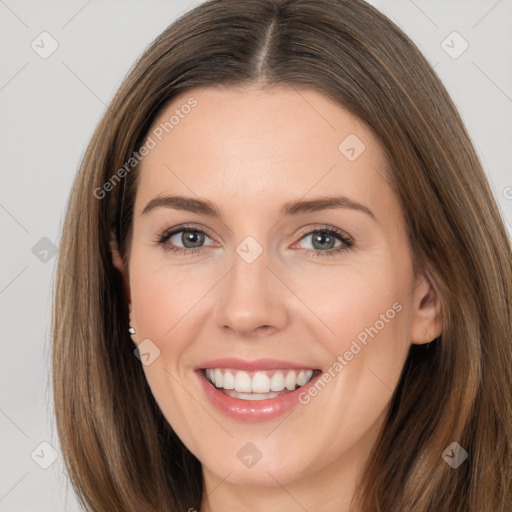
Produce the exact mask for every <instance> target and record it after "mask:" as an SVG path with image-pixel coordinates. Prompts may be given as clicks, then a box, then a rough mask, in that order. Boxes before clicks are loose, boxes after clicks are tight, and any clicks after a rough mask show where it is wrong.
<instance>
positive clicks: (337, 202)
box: [142, 196, 376, 220]
mask: <svg viewBox="0 0 512 512" xmlns="http://www.w3.org/2000/svg"><path fill="white" fill-rule="evenodd" d="M155 208H171V209H173V210H184V211H187V212H193V213H199V214H203V215H207V216H209V217H217V218H220V217H221V215H220V212H219V210H218V208H217V207H216V206H215V205H214V204H213V203H212V202H210V201H208V200H205V199H195V198H193V197H185V196H157V197H154V198H153V199H151V201H149V202H148V203H147V204H146V206H145V207H144V210H142V215H144V214H146V213H148V212H150V211H152V210H154V209H155ZM336 208H347V209H351V210H357V211H360V212H363V213H365V214H367V215H369V216H370V217H372V218H373V219H374V220H376V217H375V215H374V213H373V212H372V211H371V210H370V209H369V208H368V207H367V206H364V205H363V204H361V203H358V202H357V201H354V200H352V199H349V198H348V197H344V196H338V197H319V198H315V199H309V200H306V201H304V200H298V201H289V202H287V203H285V204H284V205H283V206H282V207H281V211H280V213H281V215H283V216H295V215H301V214H305V213H312V212H317V211H321V210H331V209H336Z"/></svg>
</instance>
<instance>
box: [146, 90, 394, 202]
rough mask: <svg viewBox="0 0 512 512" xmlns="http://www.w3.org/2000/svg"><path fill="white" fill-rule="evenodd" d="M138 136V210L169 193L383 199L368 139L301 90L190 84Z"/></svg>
mask: <svg viewBox="0 0 512 512" xmlns="http://www.w3.org/2000/svg"><path fill="white" fill-rule="evenodd" d="M148 137H149V138H150V139H151V140H152V144H151V145H152V146H153V148H152V149H151V150H150V151H149V153H148V154H147V155H146V156H145V157H144V158H143V160H142V162H141V166H140V173H141V176H140V180H139V191H138V194H137V196H138V197H137V204H136V208H138V209H139V210H140V209H141V208H143V204H142V202H143V201H144V200H145V201H147V200H149V199H151V197H153V196H154V195H156V194H158V193H176V192H184V193H188V195H198V196H201V197H209V198H211V199H212V200H213V201H216V198H218V199H219V201H224V202H226V201H228V202H229V201H230V202H234V201H235V199H236V198H239V200H240V201H241V203H243V204H245V205H247V204H248V202H251V201H255V202H256V203H257V201H258V200H259V199H261V198H262V197H265V200H266V201H267V202H268V201H272V200H273V198H274V199H275V200H276V201H279V202H280V203H283V202H284V201H286V200H287V199H295V198H300V197H303V196H305V195H307V194H310V195H328V194H331V193H333V192H343V193H344V194H347V195H350V194H352V195H354V196H358V198H359V199H363V198H365V197H366V198H369V199H370V201H375V200H377V199H379V197H380V201H381V202H385V198H383V197H382V196H383V194H384V193H386V191H384V190H383V189H384V188H385V187H387V184H386V179H387V177H386V175H387V171H386V167H387V162H386V159H385V157H384V154H383V152H382V149H381V147H380V145H379V143H378V141H377V139H376V138H375V136H374V135H373V134H372V133H371V131H370V130H369V129H368V128H367V127H366V125H365V124H364V123H362V122H361V121H360V120H359V119H358V118H356V117H355V116H353V115H352V114H350V113H349V112H348V111H347V110H346V109H344V108H343V107H341V106H340V105H338V104H337V103H336V102H334V101H333V100H331V99H330V98H328V97H326V96H325V95H323V94H321V93H319V92H317V91H314V90H311V89H300V90H299V89H296V88H291V87H290V88H273V89H266V90H262V89H259V88H257V87H244V88H227V87H208V88H196V89H193V90H190V91H188V92H186V93H183V94H182V95H180V96H179V97H177V98H175V99H174V100H173V102H172V103H171V104H169V105H168V106H167V107H166V108H165V110H164V111H163V112H161V113H160V115H159V116H158V118H157V119H156V120H155V122H154V123H153V126H152V128H151V129H150V131H149V133H148ZM388 188H389V187H388ZM390 192H391V191H390V190H388V191H387V193H388V194H389V193H390ZM144 204H145V203H144Z"/></svg>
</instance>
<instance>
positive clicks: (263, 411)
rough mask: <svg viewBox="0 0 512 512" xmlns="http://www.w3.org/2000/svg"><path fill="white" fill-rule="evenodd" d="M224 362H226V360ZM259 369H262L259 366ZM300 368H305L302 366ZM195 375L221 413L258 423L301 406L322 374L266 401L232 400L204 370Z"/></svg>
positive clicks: (247, 421)
mask: <svg viewBox="0 0 512 512" xmlns="http://www.w3.org/2000/svg"><path fill="white" fill-rule="evenodd" d="M222 361H223V362H225V361H226V360H222ZM217 363H218V362H217V361H216V362H215V364H217ZM281 364H282V363H281ZM220 366H222V365H220ZM227 366H228V367H229V368H233V366H232V363H231V365H227ZM218 367H219V366H214V368H218ZM258 368H262V367H261V366H259V367H258ZM274 368H283V366H277V367H276V366H272V367H271V368H267V369H274ZM284 368H290V366H285V367H284ZM293 368H295V367H293ZM298 368H304V367H302V366H300V367H298ZM240 369H242V368H240ZM195 374H196V375H197V376H198V378H199V381H200V383H201V386H202V387H203V390H204V392H205V395H206V397H207V398H208V399H209V400H210V402H211V403H212V404H213V406H214V407H215V408H216V409H217V410H218V411H219V412H221V413H223V414H225V415H226V416H229V417H230V418H233V419H235V420H238V421H242V422H246V423H257V422H263V421H270V420H273V419H275V418H278V417H279V416H282V415H283V414H285V413H287V412H289V411H291V410H292V409H293V408H294V407H297V405H299V404H300V402H299V394H301V393H304V392H306V393H307V390H308V388H309V387H311V386H314V385H315V382H316V380H317V379H318V378H319V377H320V375H321V374H322V373H321V372H318V373H317V374H316V375H313V378H312V379H311V380H310V381H309V382H308V383H307V384H305V385H304V386H301V387H300V388H297V389H295V390H294V391H290V392H289V393H285V394H283V395H279V396H276V397H275V398H268V399H266V400H241V399H239V398H232V397H230V396H228V395H225V394H224V393H223V392H222V391H220V390H218V389H217V388H216V387H215V386H214V385H213V384H212V383H211V382H210V381H209V380H207V379H206V376H205V374H204V371H203V370H201V369H198V370H197V371H196V372H195Z"/></svg>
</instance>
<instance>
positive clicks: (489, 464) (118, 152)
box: [53, 0, 512, 512]
mask: <svg viewBox="0 0 512 512" xmlns="http://www.w3.org/2000/svg"><path fill="white" fill-rule="evenodd" d="M253 83H258V84H260V85H261V86H262V87H271V86H274V85H278V86H289V87H296V88H301V87H305V88H313V89H315V90H317V91H319V92H321V93H323V94H325V95H327V96H329V97H331V98H333V99H334V100H335V101H336V102H338V104H340V105H341V106H343V107H345V108H346V109H348V110H349V111H351V112H352V113H353V114H355V115H356V116H358V117H359V118H360V119H361V120H362V121H363V122H365V123H366V124H367V125H368V126H369V127H370V128H371V130H372V131H373V133H374V134H375V135H376V137H377V139H378V140H379V141H380V143H381V144H382V147H383V148H384V150H385V152H386V155H387V158H388V161H389V164H390V169H391V180H392V184H393V187H394V189H395V191H396V193H397V196H398V198H399V200H400V203H401V207H402V209H403V212H404V217H405V219H406V223H407V232H408V237H409V243H410V246H411V249H412V252H413V258H414V262H415V265H416V266H417V268H418V269H420V270H421V269H423V270H425V271H427V269H428V273H429V276H430V278H431V280H432V282H433V283H434V284H435V287H436V290H437V292H438V294H439V297H440V301H441V303H442V316H443V333H442V335H441V336H440V337H439V338H438V339H437V340H435V341H434V342H432V343H431V344H430V345H429V346H428V348H425V347H423V346H420V347H416V346H413V347H411V350H410V353H409V357H408V359H407V362H406V364H405V367H404V369H403V373H402V377H401V380H400V382H399V385H398V387H397V389H396V390H395V393H394V395H393V398H392V402H391V407H390V409H389V413H388V416H387V419H386V421H385V424H384V426H383V429H382V431H381V435H380V438H379V440H378V441H377V443H376V444H375V447H374V449H373V452H372V453H371V456H370V457H369V459H368V463H367V465H366V467H365V469H364V472H363V474H362V477H361V482H360V486H359V488H358V492H357V493H356V496H355V500H354V504H356V503H357V508H358V509H361V510H365V511H368V512H378V511H382V512H390V511H397V512H398V511H400V512H402V511H404V510H408V511H415V512H427V511H428V512H432V511H436V512H455V511H464V512H510V511H511V510H512V488H511V487H512V449H511V448H512V447H511V444H512V341H511V340H512V314H511V308H512V263H511V260H512V254H511V248H510V243H509V241H508V239H507V234H506V231H505V229H504V223H503V221H502V219H501V216H500V212H499V210H498V208H497V205H496V202H495V200H494V198H493V196H492V193H491V191H490V188H489V185H488V182H487V180H486V176H485V174H484V172H483V170H482V167H481V164H480V162H479V160H478V158H477V155H476V154H475V150H474V148H473V145H472V143H471V141H470V139H469V136H468V133H467V132H466V130H465V128H464V126H463V123H462V121H461V118H460V116H459V114H458V112H457V109H456V108H455V106H454V104H453V103H452V101H451V100H450V98H449V96H448V94H447V92H446V90H445V88H444V87H443V85H442V84H441V82H440V80H439V79H438V77H437V76H436V74H435V73H434V71H433V70H432V68H431V67H430V65H429V64H428V63H427V61H426V59H425V58H424V57H423V56H422V55H421V53H420V52H419V51H418V50H417V48H416V47H415V45H414V44H413V43H412V42H411V40H410V39H409V38H408V37H407V36H406V35H405V34H404V33H403V32H402V31H401V30H400V29H399V28H398V27H397V26H396V25H394V24H393V23H392V22H391V21H390V20H389V19H387V18H386V17H385V16H384V15H382V14H381V13H379V12H378V11H377V10H376V9H374V8H373V7H371V6H369V5H368V4H366V3H365V2H363V1H362V0H237V1H232V0H211V1H209V2H206V3H203V4H201V5H199V6H198V7H196V8H194V9H193V10H191V11H190V12H188V13H186V14H185V15H183V16H182V17H181V18H180V19H178V20H177V21H176V22H175V23H173V24H172V25H171V26H169V27H168V28H167V29H166V30H165V31H164V32H163V33H162V34H161V35H160V36H159V37H158V38H157V39H156V40H155V41H154V42H153V43H152V44H151V46H150V47H149V48H148V49H147V51H146V52H145V53H144V54H143V55H142V57H141V58H140V59H139V60H138V62H137V63H136V64H135V66H134V67H133V68H132V70H131V72H130V73H129V75H128V76H127V77H126V79H125V80H124V82H123V84H122V85H121V87H120V89H119V91H118V92H117V94H116V96H115V97H114V99H113V100H112V102H111V104H110V106H109V107H108V109H107V111H106V113H105V115H104V116H103V119H102V120H101V122H100V124H99V125H98V127H97V129H96V131H95V133H94V135H93V137H92V140H91V142H90V144H89V146H88V148H87V151H86V153H85V156H84V158H83V161H82V163H81V166H80V170H79V172H78V175H77V177H76V179H75V182H74V186H73V189H72V192H71V196H70V199H69V203H68V209H67V214H66V219H65V224H64V228H63V232H62V240H61V243H60V252H59V263H58V275H57V282H56V291H55V299H54V315H53V385H54V399H55V410H56V418H57V428H58V433H59V436H60V441H61V445H62V451H63V455H64V458H65V461H66V465H67V469H68V472H69V475H70V478H71V481H72V483H73V485H74V488H75V489H76V491H77V494H78V496H79V498H80V500H81V502H82V503H83V505H84V506H86V508H87V509H88V510H94V511H113V510H115V511H134V510H137V511H142V510H153V511H164V510H166V511H176V510H187V509H189V508H196V509H198V510H199V508H200V503H201V497H202V474H201V466H200V463H199V461H198V460H197V459H196V458H195V457H194V456H193V455H192V454H191V453H190V452H189V450H188V449H187V448H186V447H185V446H184V445H183V444H182V442H181V441H180V439H179V438H177V436H176V435H175V434H174V432H173V430H172V428H171V427H170V426H169V424H168V423H167V422H166V420H165V419H164V418H163V415H162V413H161V411H160V410H159V408H158V406H157V405H156V403H155V400H154V398H153V396H152V394H151V391H150V389H149V387H148V385H147V383H146V379H145V376H144V372H143V370H142V367H141V364H140V361H139V360H138V359H137V358H136V357H134V355H133V348H134V347H133V344H132V341H131V339H130V337H129V335H128V315H127V306H126V297H125V294H124V290H123V283H122V280H121V278H120V275H119V272H118V271H117V270H116V269H115V267H114V266H113V264H112V255H111V251H110V242H111V240H112V239H113V240H115V242H116V243H117V244H118V246H119V248H120V252H121V256H122V258H123V259H124V261H125V264H126V265H128V261H129V247H130V240H131V226H132V214H133V205H134V197H135V192H136V185H137V166H136V165H135V166H133V168H129V169H128V170H127V172H125V173H119V172H118V170H119V169H121V168H122V167H123V165H125V163H126V162H127V161H129V159H130V157H133V154H134V152H137V150H138V149H139V148H140V146H141V144H142V143H143V142H144V140H145V137H147V134H148V130H149V129H150V127H151V125H152V122H153V121H154V119H155V117H156V116H157V115H158V113H159V112H161V111H162V109H163V108H164V107H165V106H166V105H167V104H168V103H169V102H170V101H171V100H173V98H175V97H176V96H177V95H178V94H181V93H183V92H185V91H187V90H191V89H192V88H194V87H201V86H211V85H217V84H222V85H227V86H230V85H237V86H243V85H244V84H253ZM197 112H199V110H198V111H197ZM126 169H127V168H125V170H126ZM114 176H117V178H116V179H115V180H114ZM107 182H109V183H110V184H111V185H110V186H109V187H105V186H104V184H105V183H107ZM98 191H99V192H98ZM454 441H456V442H457V443H459V444H460V445H461V446H462V447H463V448H464V449H465V450H466V451H467V452H468V459H467V460H466V461H465V462H464V463H463V464H462V465H460V466H459V467H458V468H457V469H453V468H452V467H450V466H449V465H448V464H447V463H446V462H445V461H444V460H443V458H442V457H441V454H442V453H443V451H444V450H445V449H446V448H447V447H448V446H449V445H450V444H451V443H452V442H454ZM319 499H321V498H319Z"/></svg>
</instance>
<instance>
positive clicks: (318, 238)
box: [313, 231, 334, 249]
mask: <svg viewBox="0 0 512 512" xmlns="http://www.w3.org/2000/svg"><path fill="white" fill-rule="evenodd" d="M329 239H330V240H329ZM326 240H327V241H331V242H334V237H333V236H331V235H329V234H328V233H325V232H324V231H319V232H317V233H315V234H314V235H313V247H315V249H317V247H316V246H315V245H316V242H320V244H322V243H325V242H326ZM332 247H334V246H332ZM332 247H327V248H328V249H332ZM319 248H320V249H325V248H326V247H325V245H324V246H320V247H319Z"/></svg>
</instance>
